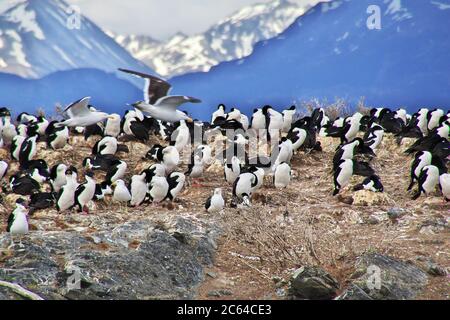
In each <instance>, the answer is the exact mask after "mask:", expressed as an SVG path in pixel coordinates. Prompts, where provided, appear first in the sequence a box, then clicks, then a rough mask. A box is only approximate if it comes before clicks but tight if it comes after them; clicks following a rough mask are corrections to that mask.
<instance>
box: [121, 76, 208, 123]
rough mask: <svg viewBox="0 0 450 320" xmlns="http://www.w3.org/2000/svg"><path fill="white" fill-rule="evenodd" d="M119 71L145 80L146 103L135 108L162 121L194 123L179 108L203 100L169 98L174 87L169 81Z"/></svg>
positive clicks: (186, 97)
mask: <svg viewBox="0 0 450 320" xmlns="http://www.w3.org/2000/svg"><path fill="white" fill-rule="evenodd" d="M119 70H120V71H122V72H125V73H129V74H132V75H134V76H137V77H140V78H142V79H144V80H145V86H144V101H139V102H136V103H134V104H133V107H135V108H137V109H139V110H141V111H142V112H145V113H148V114H149V115H151V116H152V117H153V118H155V119H158V120H161V121H165V122H177V121H180V120H186V121H188V122H193V121H192V119H191V118H189V116H188V115H187V114H186V113H184V112H182V111H179V110H177V108H178V107H179V106H180V105H182V104H184V103H187V102H191V103H200V102H201V100H199V99H196V98H193V97H188V96H169V95H168V93H169V91H170V89H171V88H172V86H171V85H170V83H168V82H167V81H165V80H163V79H160V78H158V77H155V76H152V75H148V74H145V73H141V72H137V71H132V70H127V69H119Z"/></svg>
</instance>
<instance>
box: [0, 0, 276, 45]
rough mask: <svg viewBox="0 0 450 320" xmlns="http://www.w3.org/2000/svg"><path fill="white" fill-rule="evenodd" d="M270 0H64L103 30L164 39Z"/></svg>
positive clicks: (200, 28) (186, 32)
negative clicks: (250, 5) (247, 6)
mask: <svg viewBox="0 0 450 320" xmlns="http://www.w3.org/2000/svg"><path fill="white" fill-rule="evenodd" d="M0 1H2V0H0ZM269 1H272V0H66V2H68V3H71V4H76V5H78V6H80V8H81V13H82V14H84V15H86V16H87V17H89V18H90V19H91V20H93V21H94V22H95V23H97V24H98V25H99V26H101V27H102V28H103V29H106V30H111V31H113V32H116V33H120V34H147V35H150V36H153V37H154V38H157V39H166V38H168V37H170V36H171V35H173V34H175V33H176V32H178V31H181V32H183V33H185V34H188V35H192V34H196V33H200V32H203V31H205V30H206V29H208V27H209V26H211V25H213V24H214V23H216V22H218V21H219V20H221V19H223V18H226V17H227V16H229V15H230V14H231V13H233V12H234V11H236V10H239V9H241V8H242V7H244V6H246V5H249V4H254V3H260V2H269Z"/></svg>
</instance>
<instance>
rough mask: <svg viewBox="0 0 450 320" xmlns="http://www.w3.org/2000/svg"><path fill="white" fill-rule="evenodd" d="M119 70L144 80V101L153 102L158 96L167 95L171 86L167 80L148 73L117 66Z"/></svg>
mask: <svg viewBox="0 0 450 320" xmlns="http://www.w3.org/2000/svg"><path fill="white" fill-rule="evenodd" d="M119 71H122V72H125V73H129V74H132V75H134V76H136V77H139V78H142V79H144V80H145V86H144V100H145V102H146V103H150V104H155V103H156V101H158V100H159V99H160V98H162V97H165V96H167V94H168V93H169V91H170V89H171V88H172V86H171V85H170V83H168V82H167V81H165V80H163V79H160V78H158V77H155V76H152V75H149V74H145V73H142V72H137V71H133V70H127V69H121V68H119Z"/></svg>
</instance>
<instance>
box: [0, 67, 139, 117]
mask: <svg viewBox="0 0 450 320" xmlns="http://www.w3.org/2000/svg"><path fill="white" fill-rule="evenodd" d="M85 96H90V97H92V99H91V103H92V104H93V105H94V106H96V107H97V108H98V109H101V110H102V111H105V112H110V113H113V112H118V113H119V114H122V113H123V111H124V110H126V109H127V108H128V106H127V105H126V104H127V103H130V102H133V101H137V100H142V90H140V89H138V88H137V87H136V86H134V85H133V84H131V83H130V82H128V81H126V80H122V79H119V78H117V77H116V75H115V74H113V73H106V72H104V71H101V70H97V69H77V70H70V71H60V72H55V73H52V74H50V75H48V76H46V77H43V78H41V79H37V80H28V79H24V78H21V77H19V76H16V75H12V74H4V73H0V106H7V107H9V108H10V110H11V111H12V112H13V113H14V114H16V115H17V114H18V113H20V112H22V111H27V112H30V113H34V112H36V111H37V110H38V109H42V110H44V111H45V113H46V114H47V115H54V114H55V111H56V108H55V106H56V105H57V104H59V105H61V106H62V107H65V106H67V105H68V104H70V103H71V102H73V101H76V100H78V99H80V98H81V97H85Z"/></svg>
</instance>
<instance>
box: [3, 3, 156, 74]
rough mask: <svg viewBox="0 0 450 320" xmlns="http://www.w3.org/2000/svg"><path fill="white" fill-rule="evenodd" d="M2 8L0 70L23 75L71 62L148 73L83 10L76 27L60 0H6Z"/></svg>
mask: <svg viewBox="0 0 450 320" xmlns="http://www.w3.org/2000/svg"><path fill="white" fill-rule="evenodd" d="M1 1H3V0H1ZM5 8H6V11H4V12H3V13H2V14H1V15H0V44H1V45H0V57H1V58H2V62H1V63H0V72H7V73H12V74H16V75H19V76H22V77H25V78H40V77H43V76H46V75H48V74H51V73H54V72H57V71H63V70H71V69H75V68H96V69H100V70H103V71H106V72H114V73H118V71H117V68H119V67H127V68H130V69H138V70H142V71H143V72H148V73H154V71H153V70H152V69H150V68H149V67H148V66H146V65H145V64H144V63H142V62H139V61H138V60H136V59H135V58H134V57H133V56H132V55H131V54H130V53H129V52H128V51H127V50H125V49H124V48H123V47H121V46H120V45H119V44H117V42H116V41H114V40H113V39H112V38H111V37H109V36H108V35H106V34H105V33H104V32H103V31H102V30H101V29H100V28H99V27H97V26H96V25H95V24H94V23H93V22H92V21H90V20H89V19H87V18H86V17H84V16H83V15H80V17H79V18H80V28H79V29H77V28H69V27H68V24H67V22H68V20H69V18H70V17H71V13H70V10H67V9H68V8H69V5H68V4H67V3H66V2H65V1H63V0H27V1H25V2H23V1H8V2H7V6H5V5H4V4H2V6H0V10H1V9H3V10H4V9H5ZM128 78H130V77H128ZM129 81H132V82H133V81H137V80H134V79H132V80H129Z"/></svg>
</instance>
